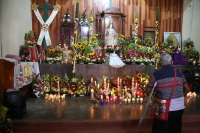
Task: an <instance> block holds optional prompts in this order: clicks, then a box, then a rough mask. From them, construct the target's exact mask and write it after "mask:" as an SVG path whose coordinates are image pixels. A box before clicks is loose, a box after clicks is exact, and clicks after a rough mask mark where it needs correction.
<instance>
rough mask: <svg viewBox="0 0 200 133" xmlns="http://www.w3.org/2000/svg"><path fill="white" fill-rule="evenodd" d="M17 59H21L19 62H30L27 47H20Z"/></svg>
mask: <svg viewBox="0 0 200 133" xmlns="http://www.w3.org/2000/svg"><path fill="white" fill-rule="evenodd" d="M19 57H20V58H21V61H30V60H31V57H30V54H29V47H28V46H24V45H21V46H20V48H19Z"/></svg>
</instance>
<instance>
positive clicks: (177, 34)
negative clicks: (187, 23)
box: [164, 32, 182, 49]
mask: <svg viewBox="0 0 200 133" xmlns="http://www.w3.org/2000/svg"><path fill="white" fill-rule="evenodd" d="M169 37H170V38H172V39H173V41H174V42H175V43H177V45H179V46H180V48H181V49H182V44H181V34H180V32H164V40H167V38H169Z"/></svg>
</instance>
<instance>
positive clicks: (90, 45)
mask: <svg viewBox="0 0 200 133" xmlns="http://www.w3.org/2000/svg"><path fill="white" fill-rule="evenodd" d="M97 36H98V34H94V35H93V36H91V37H90V38H89V39H87V38H86V37H84V38H82V39H81V41H80V42H78V43H77V44H73V47H74V49H75V52H76V53H77V54H76V58H77V62H78V63H86V64H87V63H101V62H103V60H104V56H102V48H101V47H100V46H99V41H98V39H97Z"/></svg>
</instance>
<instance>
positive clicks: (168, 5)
mask: <svg viewBox="0 0 200 133" xmlns="http://www.w3.org/2000/svg"><path fill="white" fill-rule="evenodd" d="M109 1H110V0H67V1H64V0H57V1H54V0H49V3H50V4H51V5H55V4H56V2H57V3H59V4H60V5H61V10H60V11H59V12H58V14H57V15H56V17H55V18H54V20H53V22H52V23H51V26H50V27H49V32H50V36H51V41H52V45H54V46H55V45H57V44H58V42H59V39H60V25H61V22H60V19H61V18H62V17H63V15H64V13H65V12H66V11H67V9H69V11H70V14H71V16H72V19H73V20H74V15H75V10H76V3H77V2H79V17H80V16H81V15H82V13H83V12H84V11H85V9H87V10H86V15H87V16H89V14H90V10H93V12H94V15H93V18H94V25H93V33H96V14H99V13H101V12H102V11H104V10H105V9H106V8H108V7H109ZM34 2H35V3H36V4H37V5H40V4H43V3H44V1H41V0H32V3H34ZM182 5H183V0H112V4H111V6H113V7H116V8H119V9H120V11H121V13H123V14H125V15H126V18H125V37H130V36H131V35H130V33H131V31H132V30H134V29H135V22H134V17H135V14H134V13H135V12H136V11H137V12H138V21H139V22H138V23H139V27H138V35H139V36H141V37H144V30H145V28H149V27H155V21H156V7H157V6H158V7H159V23H160V34H159V42H160V43H162V42H163V40H164V32H182V9H183V6H182ZM40 13H41V14H43V11H42V10H40ZM49 14H50V11H49ZM32 22H33V31H34V32H35V33H36V36H39V33H40V27H41V26H40V22H39V21H38V20H37V18H36V16H35V14H33V13H32Z"/></svg>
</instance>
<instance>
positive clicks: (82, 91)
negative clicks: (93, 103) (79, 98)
mask: <svg viewBox="0 0 200 133" xmlns="http://www.w3.org/2000/svg"><path fill="white" fill-rule="evenodd" d="M77 86H78V89H77V94H78V95H86V93H87V87H86V80H85V79H84V78H83V77H81V78H80V79H79V82H78V85H77Z"/></svg>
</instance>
